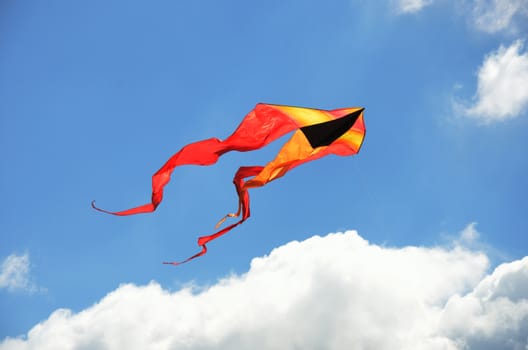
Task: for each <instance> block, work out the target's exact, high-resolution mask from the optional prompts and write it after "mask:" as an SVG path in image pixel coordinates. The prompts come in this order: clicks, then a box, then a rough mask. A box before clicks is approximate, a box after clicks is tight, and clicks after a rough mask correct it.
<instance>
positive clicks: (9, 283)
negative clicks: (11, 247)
mask: <svg viewBox="0 0 528 350" xmlns="http://www.w3.org/2000/svg"><path fill="white" fill-rule="evenodd" d="M29 267H30V265H29V255H28V254H27V253H26V254H23V255H16V254H11V255H9V256H8V257H7V258H5V259H4V261H3V262H2V266H1V270H0V289H1V288H5V289H7V290H9V291H17V290H23V291H27V292H34V291H35V285H34V284H33V283H32V282H31V280H30V277H29Z"/></svg>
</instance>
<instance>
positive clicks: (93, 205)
mask: <svg viewBox="0 0 528 350" xmlns="http://www.w3.org/2000/svg"><path fill="white" fill-rule="evenodd" d="M92 208H94V209H95V210H97V211H100V212H101V213H105V214H112V215H115V213H112V212H110V211H107V210H104V209H101V208H98V207H96V206H95V200H93V201H92Z"/></svg>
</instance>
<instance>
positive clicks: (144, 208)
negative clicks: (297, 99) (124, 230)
mask: <svg viewBox="0 0 528 350" xmlns="http://www.w3.org/2000/svg"><path fill="white" fill-rule="evenodd" d="M363 110H364V108H361V107H352V108H340V109H334V110H322V109H313V108H304V107H294V106H285V105H274V104H264V103H259V104H257V105H256V106H255V108H254V109H253V110H252V111H250V112H249V113H248V114H247V115H246V116H245V118H244V119H243V120H242V122H241V123H240V125H239V126H238V128H237V129H236V130H235V132H233V134H232V135H231V136H229V137H228V138H226V139H225V140H220V139H218V138H210V139H206V140H202V141H198V142H195V143H191V144H188V145H186V146H184V147H183V148H182V149H181V150H179V151H178V152H177V153H176V154H174V155H173V156H172V157H171V158H170V159H169V160H168V161H167V162H166V163H165V164H164V165H163V166H162V167H161V168H160V169H159V170H158V171H157V172H156V173H155V174H154V175H153V176H152V198H151V202H150V203H147V204H144V205H141V206H138V207H135V208H131V209H127V210H123V211H117V212H111V211H107V210H104V209H100V208H98V207H96V206H95V201H93V202H92V207H93V208H94V209H96V210H99V211H101V212H104V213H108V214H112V215H118V216H126V215H134V214H140V213H150V212H153V211H154V210H156V208H157V207H158V205H159V204H160V203H161V201H162V199H163V189H164V187H165V185H166V184H167V183H168V182H169V181H170V177H171V174H172V172H173V170H174V168H176V167H177V166H180V165H212V164H214V163H216V162H217V160H218V158H219V157H220V156H222V155H223V154H224V153H227V152H230V151H239V152H248V151H253V150H257V149H260V148H262V147H264V146H266V145H267V144H269V143H271V142H273V141H275V140H277V139H278V138H280V137H281V136H284V135H285V134H287V133H290V132H293V134H292V136H291V138H290V139H289V140H288V141H287V142H286V143H285V144H284V146H283V147H282V148H281V150H280V151H279V153H278V154H277V156H276V157H275V159H273V160H272V161H271V162H269V163H268V164H266V165H265V166H243V167H240V168H239V169H238V171H237V172H236V173H235V176H234V179H233V183H234V185H235V188H236V191H237V194H238V210H237V212H236V213H230V214H227V215H226V216H225V217H224V218H222V219H221V220H220V222H219V223H218V224H217V225H216V228H218V227H219V226H220V225H221V224H223V223H224V221H225V220H226V219H227V218H236V217H239V218H240V219H239V220H238V221H237V222H235V223H233V224H231V225H229V226H227V227H225V228H223V229H221V230H220V231H218V232H216V233H213V234H211V235H208V236H202V237H199V238H198V245H199V246H201V248H202V250H201V251H200V252H198V253H197V254H195V255H193V256H191V257H190V258H187V259H186V260H184V261H181V262H164V264H171V265H179V264H183V263H185V262H188V261H190V260H192V259H194V258H197V257H199V256H202V255H204V254H205V253H206V252H207V247H206V244H207V243H209V242H210V241H212V240H214V239H216V238H218V237H220V236H222V235H224V234H226V233H227V232H229V231H231V230H232V229H233V228H235V227H236V226H238V225H240V224H242V223H243V222H244V221H246V220H247V219H248V218H249V216H250V210H249V193H248V190H249V189H250V188H256V187H262V186H264V185H266V184H267V183H269V182H270V181H273V180H275V179H278V178H280V177H282V176H284V175H285V174H286V173H287V172H288V171H290V170H291V169H293V168H295V167H296V166H298V165H301V164H303V163H306V162H309V161H312V160H316V159H319V158H321V157H324V156H326V155H329V154H335V155H339V156H349V155H354V154H356V153H358V152H359V150H360V148H361V145H362V143H363V139H364V137H365V123H364V120H363Z"/></svg>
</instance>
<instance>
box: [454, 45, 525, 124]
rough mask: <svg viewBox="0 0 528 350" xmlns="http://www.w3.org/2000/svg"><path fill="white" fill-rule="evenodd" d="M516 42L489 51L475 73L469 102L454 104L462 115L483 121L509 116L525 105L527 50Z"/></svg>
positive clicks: (507, 117)
mask: <svg viewBox="0 0 528 350" xmlns="http://www.w3.org/2000/svg"><path fill="white" fill-rule="evenodd" d="M522 50H523V44H522V42H521V41H516V42H514V43H513V44H512V45H510V46H509V47H504V46H501V47H500V48H499V49H498V50H497V51H495V52H492V53H490V54H489V55H488V56H487V57H486V58H485V60H484V62H483V63H482V66H481V67H480V69H479V72H478V82H477V84H478V85H477V92H476V95H475V97H474V103H473V105H471V106H469V107H463V106H461V105H456V106H455V107H456V108H457V109H460V110H461V111H462V112H463V113H464V114H465V115H467V116H469V117H472V118H476V119H478V120H480V121H482V122H484V123H491V122H496V121H501V120H506V119H511V118H514V117H517V116H519V115H521V114H522V113H524V112H526V110H527V108H528V53H526V52H522Z"/></svg>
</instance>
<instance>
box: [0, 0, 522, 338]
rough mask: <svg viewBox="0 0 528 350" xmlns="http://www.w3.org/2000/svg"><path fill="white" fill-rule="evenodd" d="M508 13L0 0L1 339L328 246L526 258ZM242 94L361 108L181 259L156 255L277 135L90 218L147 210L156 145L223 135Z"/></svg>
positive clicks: (514, 17) (516, 21)
mask: <svg viewBox="0 0 528 350" xmlns="http://www.w3.org/2000/svg"><path fill="white" fill-rule="evenodd" d="M527 13H528V3H527V2H526V1H525V0H514V1H504V0H502V1H501V0H495V1H491V2H490V1H484V0H476V1H469V0H467V1H463V0H454V1H448V0H444V1H440V0H438V1H425V0H422V1H419V0H414V1H412V0H400V1H361V0H356V1H340V0H339V1H332V2H320V1H267V2H260V3H250V2H243V1H224V2H218V1H205V0H204V1H195V2H190V1H189V2H177V1H156V2H142V1H118V0H116V1H98V0H96V1H90V2H85V3H80V2H69V1H46V2H42V1H25V2H21V1H10V0H7V1H3V2H2V4H1V5H0V101H1V102H0V135H1V137H0V143H1V148H2V150H3V152H2V154H3V157H2V163H1V172H0V186H1V192H2V194H3V201H2V204H1V210H0V212H1V214H0V261H1V262H2V275H1V277H0V310H2V312H0V314H1V315H0V340H1V339H6V337H17V336H20V335H24V334H26V333H27V332H28V331H29V330H30V329H31V328H32V327H33V326H35V325H36V324H38V323H39V322H43V321H45V320H46V319H48V317H49V316H50V314H52V313H54V312H55V311H56V310H58V309H69V310H71V312H72V313H77V312H80V311H82V310H85V309H87V308H90V307H91V306H92V305H94V304H95V303H97V302H99V301H100V300H102V299H103V298H105V296H106V295H107V294H108V293H110V292H112V291H114V290H120V289H119V288H120V285H122V284H125V283H128V284H130V285H131V286H136V287H138V288H139V287H141V286H148V283H149V282H151V281H155V283H156V285H159V286H160V288H161V289H162V290H165V291H172V292H174V293H179V292H178V291H181V290H182V288H184V287H185V286H188V285H190V284H192V285H195V286H201V287H200V288H205V287H204V286H211V285H213V286H214V285H216V284H217V283H218V282H217V281H218V280H219V279H221V278H224V277H225V276H243V274H244V273H246V272H248V271H249V270H250V268H251V269H253V265H251V267H250V263H251V261H252V259H253V258H256V257H262V256H265V255H267V254H269V253H270V252H271V251H272V250H273V249H274V248H277V247H281V246H285V245H286V246H287V244H288V243H289V242H292V241H304V240H306V239H309V238H310V237H312V236H314V235H320V236H325V235H326V234H328V233H331V232H345V231H348V230H356V231H357V232H358V233H359V235H360V237H362V239H365V240H367V241H368V242H370V244H372V245H375V246H377V247H380V249H384V248H383V247H394V249H399V248H402V249H403V248H404V247H410V246H412V247H429V248H431V249H433V247H437V248H438V249H448V250H447V251H450V250H449V249H451V248H452V246H453V245H457V244H459V243H460V242H462V241H464V242H465V244H466V246H465V248H464V249H466V250H467V254H473V255H471V256H477V255H476V254H477V253H478V254H481V253H482V254H485V255H486V257H487V259H488V261H489V263H488V264H487V265H486V264H481V263H480V262H481V260H478V261H479V264H476V265H474V266H479V270H478V271H479V273H480V275H482V276H484V275H485V274H486V273H488V274H491V273H492V272H493V271H494V268H495V267H496V266H498V265H499V264H501V263H513V262H515V261H524V260H520V259H522V258H523V257H524V256H526V255H528V253H527V251H528V238H527V235H526V233H527V232H528V217H527V215H526V213H527V212H528V203H527V200H526V196H527V195H528V188H527V185H526V178H527V176H528V161H527V159H528V158H527V157H526V154H525V152H526V149H528V141H527V138H526V133H527V131H528V49H527V45H528V44H527V43H526V39H527V38H528V31H527V29H528V27H527V26H526V23H528V21H526V16H527ZM497 72H498V73H497ZM258 102H267V103H275V104H288V105H299V106H307V107H315V108H323V109H333V108H339V107H351V106H362V107H365V108H366V110H365V121H366V126H367V135H366V139H365V143H364V145H363V148H362V150H361V152H360V154H358V155H357V156H354V157H334V156H332V157H327V158H325V159H322V160H319V161H316V162H312V163H309V164H306V165H303V166H302V167H299V168H297V169H295V170H294V171H292V172H291V173H289V174H288V175H287V176H286V177H284V178H282V179H280V180H278V181H276V182H273V183H271V184H269V185H268V186H266V187H264V188H260V189H256V190H253V191H252V192H251V199H252V217H251V218H250V219H249V220H248V221H247V222H245V223H244V224H243V225H241V226H239V227H238V228H236V229H235V230H234V231H232V232H231V233H229V234H228V235H227V236H225V237H223V238H221V239H219V240H217V241H214V242H213V243H211V244H210V245H209V253H208V254H207V255H206V256H204V257H202V258H200V259H197V260H195V261H193V262H191V263H189V264H187V265H184V266H181V267H176V268H175V267H168V266H163V265H161V262H162V261H165V260H181V259H183V258H186V257H188V256H190V255H192V254H194V253H195V252H197V251H198V250H199V248H198V247H197V246H196V238H197V237H198V236H200V235H204V234H208V233H212V232H213V230H214V224H215V223H216V222H217V220H218V219H219V218H220V217H222V216H223V215H224V214H225V213H227V212H230V211H232V210H233V209H236V204H237V202H236V200H237V199H236V194H235V191H234V188H233V186H232V183H231V180H232V176H233V175H234V173H235V171H236V169H237V168H238V167H239V166H241V165H263V164H265V163H266V162H267V161H269V160H271V159H272V158H273V156H274V154H275V153H276V152H277V150H278V149H279V147H280V145H281V142H282V141H280V140H279V141H278V142H277V143H275V144H272V145H270V146H269V147H267V148H266V149H263V150H259V151H256V152H250V153H246V154H240V153H232V154H228V155H226V156H224V157H222V159H221V160H220V161H219V162H218V163H217V164H216V165H214V166H211V167H182V168H179V169H176V171H175V172H174V174H173V178H172V181H171V183H170V184H169V185H168V187H167V188H166V192H165V200H164V202H163V203H162V204H161V206H160V207H159V208H158V210H157V211H156V212H155V213H153V214H150V215H138V216H134V217H114V216H109V215H104V214H101V213H98V212H96V211H94V210H92V209H91V208H90V201H91V200H93V199H96V200H97V203H98V205H100V206H101V207H103V208H106V209H109V210H120V209H126V208H129V207H132V206H135V205H139V204H143V203H145V202H147V201H148V200H149V196H150V177H151V175H152V174H153V173H154V172H155V171H156V170H157V169H158V168H159V167H160V166H161V165H162V164H163V163H164V162H165V161H166V160H167V159H168V158H169V157H170V156H171V155H172V154H173V153H174V152H176V151H178V150H179V149H180V148H181V147H182V146H184V145H185V144H187V143H189V142H193V141H198V140H201V139H205V138H209V137H219V138H225V137H226V136H228V135H229V134H230V133H231V132H232V131H233V130H234V129H235V128H236V126H237V125H238V123H239V121H240V120H241V119H242V118H243V117H244V115H245V114H246V113H247V112H249V111H250V110H251V109H252V108H253V107H254V105H255V104H256V103H258ZM464 232H465V236H464ZM468 232H470V233H468ZM471 232H473V234H471ZM464 237H465V238H464ZM310 242H311V241H310ZM358 244H359V243H358ZM468 245H469V246H468ZM429 248H428V249H429ZM314 249H315V248H314ZM417 249H418V248H417ZM424 249H425V248H424ZM281 252H282V250H281ZM327 253H328V254H327V256H328V257H331V256H332V251H328V252H327ZM478 256H479V257H480V255H478ZM479 259H480V258H479ZM374 261H376V260H374ZM464 261H465V260H464ZM524 264H525V265H526V264H528V262H526V261H525V262H524ZM484 265H485V266H484ZM435 266H436V265H435ZM472 266H473V265H472ZM512 266H513V265H512ZM515 266H516V265H515ZM523 266H524V265H523ZM251 271H252V270H251ZM469 275H471V273H468V276H469ZM442 276H443V275H442ZM446 276H447V275H446ZM492 276H493V275H492ZM446 278H447V277H446ZM479 281H480V280H475V281H473V280H472V281H471V283H470V282H468V284H467V285H465V284H463V283H462V284H461V285H464V286H465V288H468V289H467V290H465V289H463V290H457V291H456V292H457V293H462V294H463V292H464V291H465V292H468V291H469V292H468V293H470V291H471V290H472V289H471V288H476V287H475V286H476V285H477V284H478V283H479ZM426 282H427V280H424V283H426ZM145 288H147V287H145ZM271 288H280V286H278V285H277V286H273V287H271ZM450 292H453V293H455V291H450ZM521 292H522V293H526V294H524V298H527V299H528V290H526V289H522V290H521ZM446 293H447V292H446ZM175 295H176V294H175ZM446 295H447V294H446ZM105 300H106V299H105ZM219 300H221V299H219ZM444 301H445V300H444ZM446 312H447V311H446ZM527 315H528V314H527ZM524 317H526V318H527V319H528V316H526V315H525V316H524ZM25 337H26V338H27V337H28V336H27V335H26V336H25ZM26 338H23V339H26ZM28 339H30V337H29V338H28ZM525 341H526V340H525ZM4 346H9V344H7V343H5V344H4ZM0 348H2V343H0ZM6 348H8V347H6ZM103 348H104V347H103ZM109 348H112V347H111V346H110V347H109ZM169 348H170V347H169ZM336 348H337V347H336Z"/></svg>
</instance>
